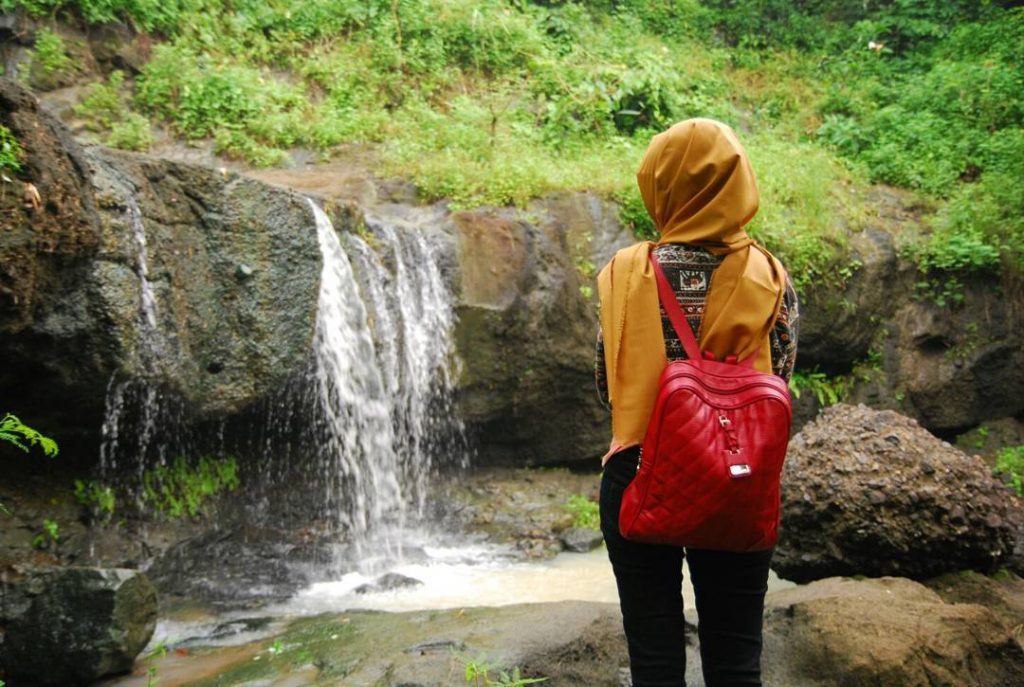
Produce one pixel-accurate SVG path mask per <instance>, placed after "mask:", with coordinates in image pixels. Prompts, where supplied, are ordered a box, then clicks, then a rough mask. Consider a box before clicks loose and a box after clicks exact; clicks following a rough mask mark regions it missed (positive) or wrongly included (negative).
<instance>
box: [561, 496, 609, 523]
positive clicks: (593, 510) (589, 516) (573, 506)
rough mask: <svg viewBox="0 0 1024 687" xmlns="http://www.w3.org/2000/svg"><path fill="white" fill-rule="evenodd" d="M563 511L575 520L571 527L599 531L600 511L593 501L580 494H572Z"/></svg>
mask: <svg viewBox="0 0 1024 687" xmlns="http://www.w3.org/2000/svg"><path fill="white" fill-rule="evenodd" d="M565 509H566V510H567V511H569V513H571V514H572V515H573V516H574V517H575V518H576V519H575V521H574V522H573V527H586V528H589V529H592V530H597V529H601V509H600V507H599V506H598V504H597V503H595V502H594V501H591V500H590V499H588V498H586V497H585V496H582V495H580V494H572V495H571V496H569V500H568V502H567V503H566V504H565Z"/></svg>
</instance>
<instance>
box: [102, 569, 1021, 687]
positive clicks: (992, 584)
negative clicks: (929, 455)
mask: <svg viewBox="0 0 1024 687" xmlns="http://www.w3.org/2000/svg"><path fill="white" fill-rule="evenodd" d="M971 578H972V579H971V580H970V584H969V585H968V586H964V585H959V586H957V590H958V592H957V593H958V594H961V595H965V594H967V595H969V594H972V593H974V594H976V592H977V590H979V589H985V590H988V591H989V592H991V590H993V589H996V588H998V589H1000V590H1002V592H1001V593H1002V595H1001V596H1000V595H993V594H991V593H989V594H987V595H986V598H984V599H975V600H971V599H966V598H963V599H959V600H957V601H956V602H955V603H953V602H947V601H944V600H943V599H942V598H940V595H939V594H937V593H936V592H934V591H931V590H930V589H928V588H926V587H925V586H923V585H921V584H918V583H916V582H913V581H911V580H907V579H904V578H878V579H861V580H855V579H849V578H828V579H825V580H821V581H818V582H814V583H812V584H810V585H808V586H805V587H798V588H793V589H788V590H784V591H774V592H770V593H769V594H768V597H767V600H766V614H765V648H764V655H763V672H764V683H765V685H768V686H770V687H790V686H796V685H799V686H800V687H836V686H837V685H842V686H843V687H861V686H864V687H867V686H869V685H870V686H872V687H873V686H876V685H880V684H881V685H887V686H888V685H899V686H901V687H902V686H904V685H906V686H908V687H932V686H933V685H949V686H950V687H952V686H953V685H956V686H958V687H959V686H960V685H979V686H981V687H1005V686H1006V685H1015V684H1018V683H1019V682H1020V680H1021V679H1022V676H1024V650H1022V648H1021V644H1020V638H1019V636H1017V637H1015V633H1018V634H1019V629H1018V628H1019V626H1015V625H1013V624H1012V622H1013V618H1014V617H1016V616H1014V615H1012V614H1015V613H1017V612H1018V610H1019V606H1020V603H1021V601H1020V600H1021V591H1020V588H1019V585H1020V580H1019V578H1013V577H1012V576H1010V577H1006V578H1005V579H1001V580H1000V579H994V578H987V577H984V576H981V575H974V576H971ZM936 584H939V585H941V586H942V587H944V588H949V587H950V584H949V582H948V581H945V580H944V581H941V582H940V581H936ZM970 590H974V591H973V592H972V591H970ZM1007 613H1009V614H1011V615H1009V616H1008V615H1007ZM695 621H696V616H695V614H694V612H693V609H687V630H686V631H687V642H686V654H687V684H688V685H694V686H695V687H701V686H702V685H704V681H703V678H702V676H701V665H700V654H699V644H698V640H697V632H696V626H695ZM237 624H238V626H239V629H240V631H243V632H247V631H250V630H251V629H252V628H254V627H255V628H257V631H259V630H262V633H263V638H261V639H256V640H254V639H253V638H252V637H251V636H250V637H249V638H248V639H245V640H244V641H243V643H241V644H238V645H234V646H230V647H219V648H218V647H209V646H208V647H207V648H204V647H203V640H202V638H189V639H186V640H184V641H182V642H180V643H172V644H171V646H170V647H169V648H170V649H171V651H170V652H169V653H168V655H167V656H166V657H164V658H161V659H157V660H155V661H153V662H152V665H153V667H155V668H156V669H157V671H158V674H159V675H161V676H166V677H167V678H168V679H170V680H173V681H175V683H176V684H196V685H200V684H202V685H205V684H217V685H221V686H224V687H230V686H232V685H242V684H300V683H301V684H344V685H349V684H351V685H373V684H381V681H382V680H383V681H384V684H387V683H388V681H390V684H394V685H398V684H405V685H422V686H424V687H455V686H456V685H464V684H465V670H466V667H467V665H469V664H473V665H474V666H475V667H476V668H477V669H478V670H487V672H488V676H489V678H490V679H492V680H496V679H497V678H498V675H499V673H500V672H501V671H507V672H511V671H512V670H513V669H515V668H519V670H520V674H521V675H522V676H523V677H546V678H547V681H546V682H545V684H551V685H555V686H557V687H580V686H581V685H587V686H588V687H589V686H591V685H595V686H605V685H608V686H612V685H628V684H629V676H628V667H627V666H628V657H627V655H626V644H625V637H624V636H623V633H622V626H621V617H620V615H619V611H618V608H617V607H616V606H615V605H614V604H600V603H589V602H572V601H568V602H558V603H548V604H522V605H513V606H505V607H500V608H454V609H448V610H434V611H414V612H405V613H380V612H360V611H354V612H347V613H333V614H325V615H320V616H316V617H310V618H304V619H300V620H296V621H292V622H290V624H288V625H287V626H286V627H283V628H282V627H281V625H280V624H279V623H277V624H275V623H272V622H266V623H263V622H260V621H259V620H258V619H256V618H246V619H243V620H239V621H238V622H237ZM215 634H216V632H215ZM210 639H215V637H213V636H211V637H210ZM179 647H187V648H188V651H178V650H177V649H178V648H179ZM144 680H145V677H144V675H143V674H142V671H137V676H136V677H133V678H122V679H117V680H113V681H111V682H107V683H104V684H105V685H109V686H110V687H115V686H116V687H136V686H137V685H143V684H145V683H144ZM303 681H305V682H303Z"/></svg>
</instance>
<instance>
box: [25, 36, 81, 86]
mask: <svg viewBox="0 0 1024 687" xmlns="http://www.w3.org/2000/svg"><path fill="white" fill-rule="evenodd" d="M32 61H33V66H35V65H38V66H39V70H40V72H41V73H42V74H43V75H44V76H52V75H55V74H60V73H62V72H65V71H67V70H69V69H71V68H72V67H73V63H72V61H71V58H70V57H68V54H67V50H66V47H65V45H64V39H63V38H61V37H60V36H59V35H57V34H56V33H54V32H53V31H51V30H50V29H46V28H44V29H40V30H39V31H37V32H36V38H35V43H34V44H33V46H32Z"/></svg>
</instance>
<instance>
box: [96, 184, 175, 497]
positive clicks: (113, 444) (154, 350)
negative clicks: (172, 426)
mask: <svg viewBox="0 0 1024 687" xmlns="http://www.w3.org/2000/svg"><path fill="white" fill-rule="evenodd" d="M126 203H127V206H128V210H127V213H126V215H127V219H128V225H129V228H130V230H131V235H132V247H133V248H134V251H135V256H134V257H135V273H136V275H137V276H138V279H139V306H138V314H137V325H136V335H137V341H136V353H137V356H138V361H139V364H140V365H141V368H142V373H143V376H142V377H141V378H138V379H128V378H122V379H118V375H117V373H116V372H115V373H114V374H113V375H111V377H110V381H109V382H108V383H107V393H106V397H105V399H104V413H103V425H102V427H101V444H100V474H101V476H102V477H103V479H104V480H105V481H110V480H111V479H112V478H114V477H116V476H117V474H118V459H119V453H120V452H121V449H122V448H123V447H122V440H123V439H128V440H130V441H131V443H132V451H133V453H134V454H135V455H136V456H138V459H137V460H136V461H135V464H136V467H137V470H138V473H139V476H140V478H141V475H142V471H143V470H144V466H145V461H144V460H142V458H143V457H144V456H145V455H146V454H147V452H148V450H149V446H150V442H151V441H152V440H153V437H154V435H155V434H156V431H157V428H158V426H159V424H160V423H161V422H162V421H163V420H165V418H162V415H163V413H162V412H161V402H160V401H161V399H160V392H159V390H158V389H157V388H156V387H155V386H153V385H152V384H150V383H147V381H146V379H145V377H146V376H148V375H150V374H152V373H153V372H155V367H156V365H157V364H158V363H159V361H160V358H161V355H162V353H163V345H162V337H161V335H160V330H159V328H158V326H157V301H156V295H155V293H154V291H153V283H152V282H151V281H150V280H149V256H148V253H147V242H146V226H145V223H144V221H143V218H142V211H141V210H140V209H139V204H138V202H137V201H136V200H135V197H134V196H132V195H131V194H129V195H128V196H127V201H126ZM128 410H130V411H131V412H129V413H127V414H126V411H128ZM127 415H131V416H132V417H131V419H132V420H135V419H137V423H136V424H134V425H133V427H132V429H131V432H130V435H129V436H126V435H127V434H128V432H126V431H125V427H124V426H123V423H124V422H125V421H126V420H128V419H129V418H128V417H127ZM161 458H163V452H161Z"/></svg>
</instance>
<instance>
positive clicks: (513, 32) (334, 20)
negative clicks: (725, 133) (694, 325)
mask: <svg viewBox="0 0 1024 687" xmlns="http://www.w3.org/2000/svg"><path fill="white" fill-rule="evenodd" d="M1015 4H1018V3H1014V2H1001V3H1000V2H988V1H981V2H977V1H967V0H952V1H949V0H947V1H938V0H864V1H863V2H856V3H852V2H843V1H841V0H795V1H792V2H784V1H782V0H705V1H704V2H698V1H697V0H622V1H618V2H616V1H614V0H608V1H604V2H558V1H557V0H555V1H552V2H527V1H525V0H518V1H515V0H510V1H500V0H480V1H477V0H474V1H470V0H305V1H300V0H277V1H270V2H256V1H254V0H239V1H236V2H229V1H217V0H161V1H157V0H91V1H86V2H61V1H50V0H29V1H24V0H0V8H3V9H7V10H9V9H12V8H17V7H22V8H24V9H26V10H27V11H28V12H30V13H31V14H33V15H35V16H39V17H49V18H52V19H53V20H54V21H55V22H56V21H58V20H59V21H71V22H87V23H98V22H107V21H113V20H119V21H125V22H128V23H130V24H132V25H134V27H135V28H136V29H138V30H139V31H143V32H150V33H152V34H153V35H154V37H155V40H154V46H153V50H152V56H151V58H150V60H149V62H148V63H147V64H146V65H145V66H144V67H143V69H142V70H141V73H139V74H137V75H122V74H120V73H117V72H115V73H114V74H112V75H110V77H109V79H108V80H107V81H106V82H104V83H100V84H97V85H96V86H95V87H94V88H93V89H92V91H91V92H90V94H89V95H88V97H86V98H85V99H84V102H83V103H82V104H81V105H80V106H79V108H78V112H79V114H80V116H82V117H83V118H85V119H87V120H88V121H89V122H90V123H91V126H93V127H94V128H95V129H96V130H97V132H98V135H99V136H100V138H101V140H103V141H105V142H107V143H108V144H110V145H115V146H119V147H128V148H136V149H145V148H146V147H147V145H148V144H149V141H150V140H151V135H150V127H151V123H160V124H162V125H164V126H166V127H168V128H170V129H171V130H172V131H173V132H174V133H175V134H176V135H178V136H180V137H181V138H183V139H187V140H195V139H205V138H210V139H212V140H213V141H214V142H215V145H216V148H217V149H218V151H219V152H220V153H221V154H223V155H227V156H231V157H237V158H241V159H244V160H246V161H248V162H250V163H251V164H253V165H257V166H273V165H279V164H284V162H285V160H286V158H287V155H286V151H288V150H289V149H292V148H296V147H299V148H308V149H313V150H315V151H318V152H319V153H320V154H321V155H322V156H323V157H324V158H325V159H329V158H330V157H331V156H332V154H336V153H337V150H336V148H337V146H339V145H341V144H346V143H360V144H370V145H371V146H372V149H373V150H374V151H375V154H376V155H377V156H379V164H380V166H381V167H382V170H381V171H382V173H384V174H394V175H401V176H405V177H408V178H411V179H412V180H413V181H414V182H415V183H416V184H417V186H418V187H419V188H420V190H421V193H422V194H423V195H424V197H425V199H428V200H430V199H438V198H449V199H451V200H452V201H453V202H454V203H456V204H458V205H462V206H472V205H478V204H488V203H489V204H499V205H500V204H519V205H522V204H525V203H526V202H527V201H528V200H529V199H531V198H533V197H537V196H540V195H543V194H545V193H548V192H551V191H555V190H562V189H577V190H582V189H590V190H594V191H596V192H598V193H601V194H603V195H606V196H610V197H614V198H617V199H619V200H620V201H622V203H623V207H624V210H623V214H624V217H625V218H626V219H628V220H630V221H632V222H633V223H634V225H635V228H636V230H637V232H638V234H641V235H643V234H644V233H645V232H648V231H650V226H649V222H648V221H647V220H646V216H645V214H644V212H643V208H642V205H641V204H640V202H639V198H638V196H637V194H636V191H635V184H634V183H633V174H634V173H635V169H636V166H637V164H638V161H639V159H640V156H641V154H642V152H643V150H644V147H645V146H646V144H647V141H648V140H649V138H650V136H651V135H652V133H654V132H657V131H658V130H660V129H661V128H663V127H665V126H667V125H669V124H671V123H672V122H674V121H676V120H679V119H683V118H687V117H693V116H711V117H716V118H719V119H722V120H724V121H726V122H729V123H731V124H732V125H733V126H734V127H735V128H736V129H737V130H738V131H739V133H740V136H741V139H742V140H743V141H744V142H745V144H746V145H747V148H748V150H749V152H750V155H751V157H752V159H753V162H754V165H755V169H756V171H757V173H758V176H759V181H760V185H761V189H762V194H763V199H762V211H761V213H760V214H759V215H758V217H757V219H756V220H755V222H754V224H753V226H752V229H753V231H754V232H756V234H757V235H758V236H759V237H760V238H762V239H763V240H764V241H765V242H766V243H768V244H769V246H771V247H772V248H774V249H776V250H777V251H778V252H779V253H780V254H781V255H782V256H783V257H784V259H785V260H786V261H787V262H788V264H789V265H790V267H791V269H792V271H793V272H794V274H796V275H799V277H800V280H801V281H804V282H808V281H813V280H816V279H823V278H826V279H836V278H842V276H843V269H839V270H837V269H836V267H835V264H834V262H835V256H836V255H837V254H839V253H840V252H841V247H842V236H843V235H844V233H845V231H846V230H847V229H854V230H856V229H857V228H859V227H862V226H864V224H865V222H866V221H868V220H869V219H870V213H871V212H873V210H872V204H871V203H869V202H867V201H866V200H865V195H866V194H867V191H868V187H869V186H870V185H871V184H873V183H882V184H889V185H893V186H899V187H903V188H907V189H911V190H912V191H913V192H915V193H917V194H919V195H920V201H921V202H920V203H919V205H920V208H922V209H921V213H922V220H923V224H924V226H925V227H926V231H925V232H924V233H921V234H918V233H916V232H915V233H913V234H910V233H909V232H908V234H907V235H906V236H903V237H901V245H902V246H903V249H904V250H905V251H907V253H908V254H910V255H912V256H913V257H914V258H915V259H916V260H917V262H918V264H919V265H920V266H921V267H922V269H923V270H926V271H927V270H933V271H934V270H939V271H942V272H943V273H945V274H956V273H958V272H965V271H970V270H975V269H986V270H991V269H996V268H999V267H1000V266H1005V265H1013V266H1015V267H1017V268H1019V267H1020V266H1021V265H1022V264H1024V191H1022V188H1021V183H1020V181H1021V177H1022V173H1024V10H1022V9H1021V8H1012V7H1010V6H1011V5H1015ZM33 59H34V61H35V62H36V63H37V64H38V65H39V69H38V70H37V71H39V70H41V71H43V72H46V71H47V70H51V71H58V70H62V69H72V68H73V67H74V66H73V64H69V60H68V55H67V50H66V49H65V46H63V43H62V39H61V38H60V37H59V36H58V34H56V33H52V32H47V31H42V32H40V33H39V34H38V36H37V39H36V46H35V55H34V57H33ZM849 267H850V266H847V268H849Z"/></svg>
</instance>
